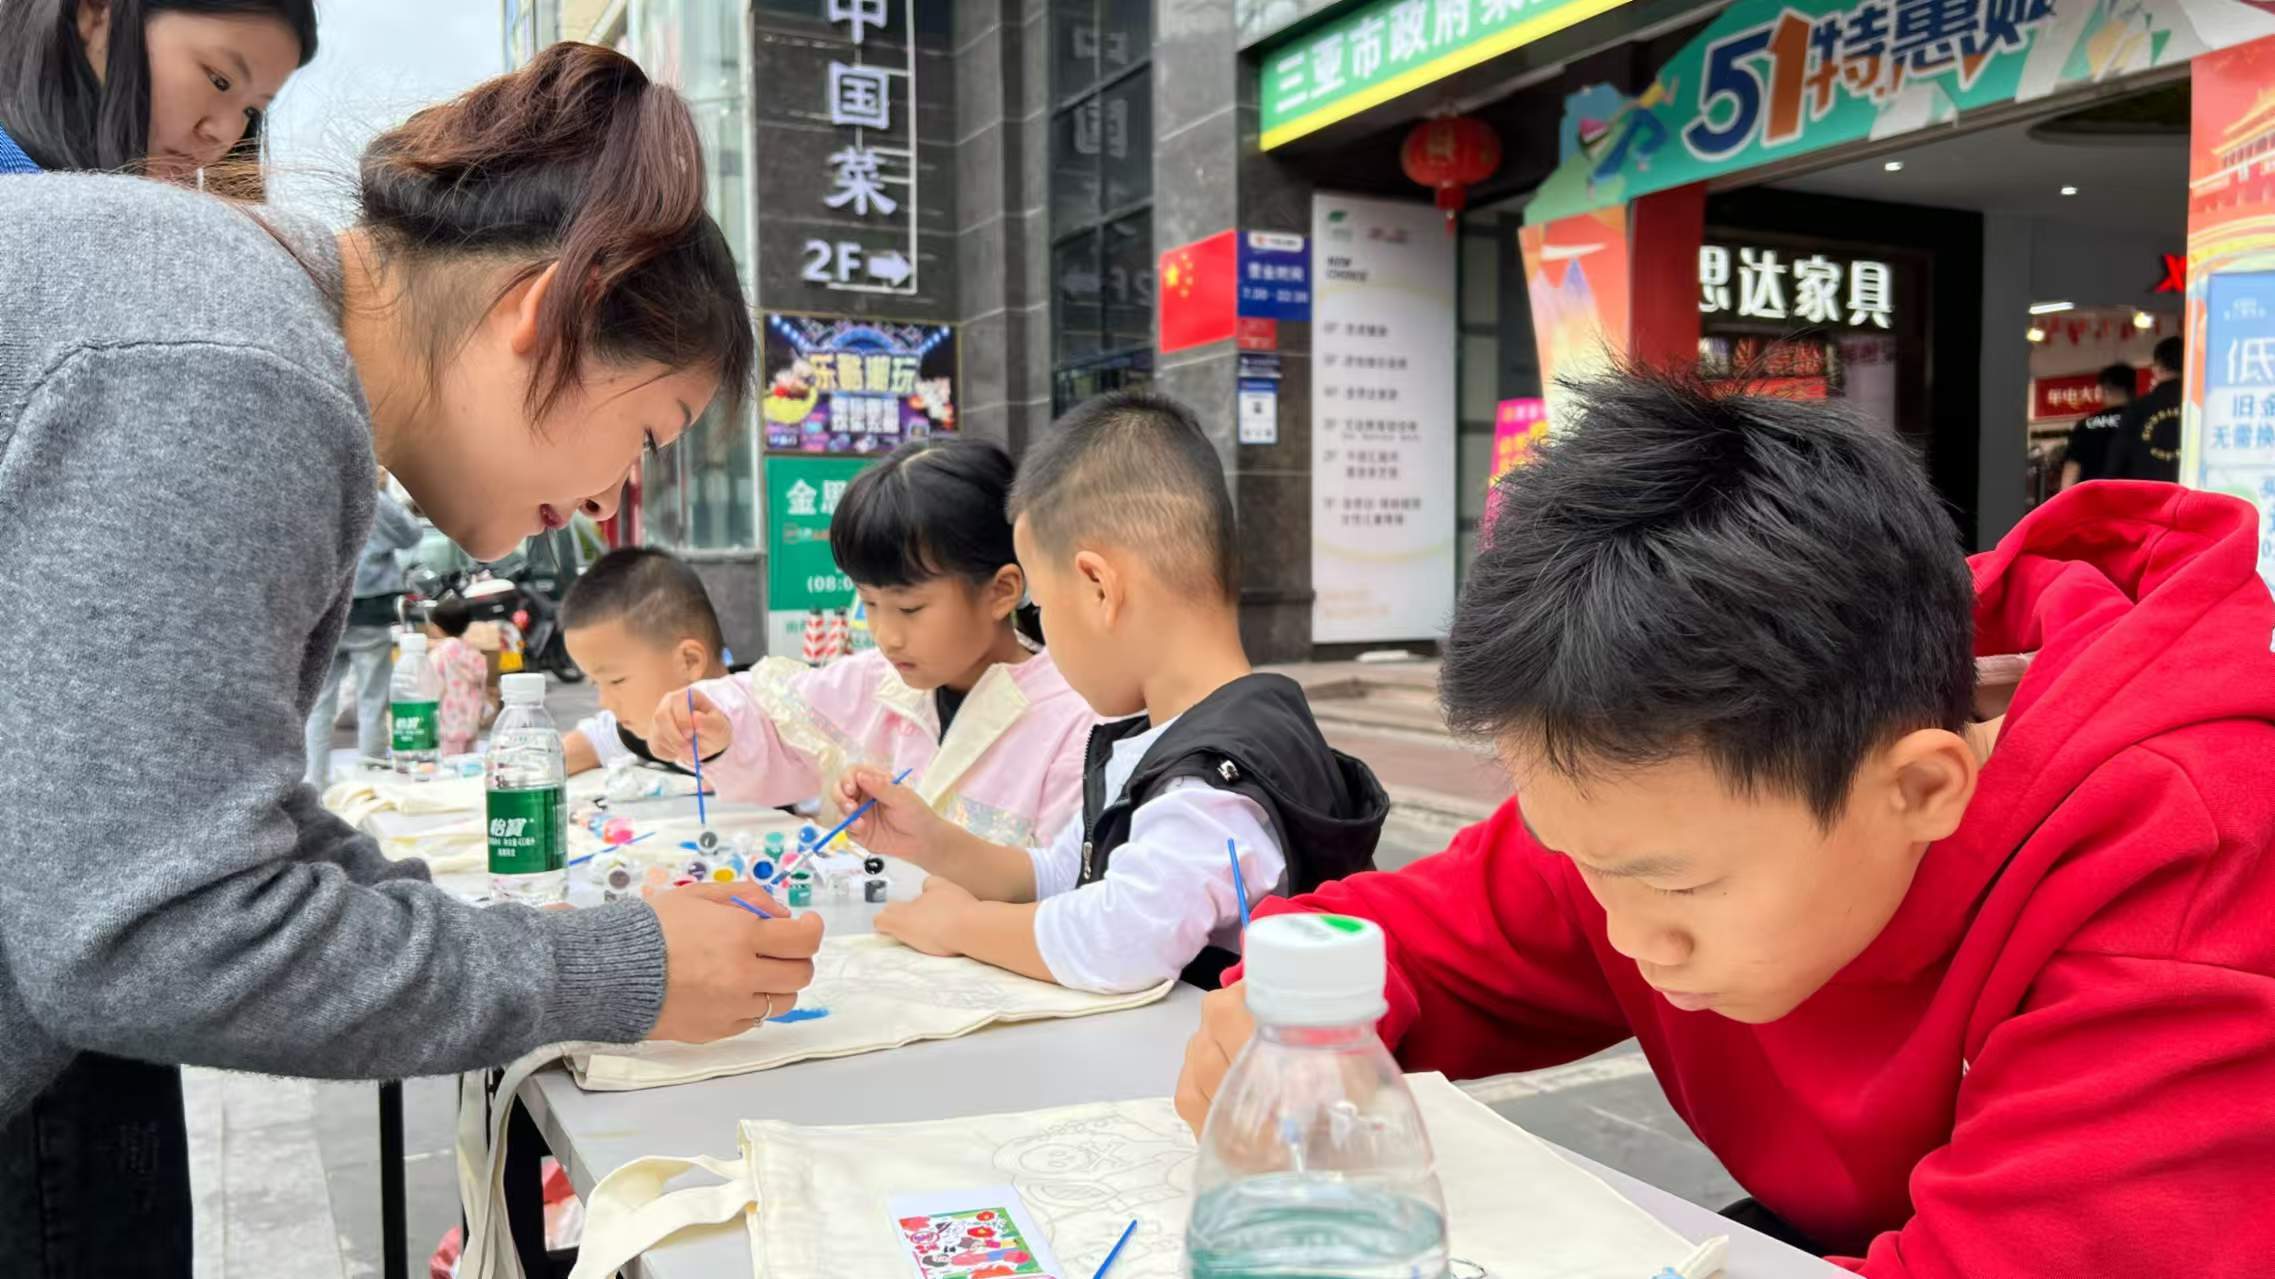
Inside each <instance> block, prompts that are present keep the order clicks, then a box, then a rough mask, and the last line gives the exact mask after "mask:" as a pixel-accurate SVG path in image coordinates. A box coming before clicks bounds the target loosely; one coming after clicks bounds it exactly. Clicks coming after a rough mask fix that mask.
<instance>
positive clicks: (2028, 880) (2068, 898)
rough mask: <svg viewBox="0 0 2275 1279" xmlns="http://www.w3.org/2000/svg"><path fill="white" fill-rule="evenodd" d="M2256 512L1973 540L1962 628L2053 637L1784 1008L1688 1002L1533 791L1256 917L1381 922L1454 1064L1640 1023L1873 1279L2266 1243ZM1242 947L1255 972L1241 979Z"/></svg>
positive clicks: (2263, 647) (2267, 1113) (1548, 1057)
mask: <svg viewBox="0 0 2275 1279" xmlns="http://www.w3.org/2000/svg"><path fill="white" fill-rule="evenodd" d="M2257 549H2258V529H2257V517H2256V513H2255V512H2254V511H2253V510H2252V508H2251V507H2250V506H2248V505H2246V504H2245V503H2243V502H2240V501H2237V500H2234V499H2232V498H2226V497H2219V496H2214V495H2210V494H2205V493H2197V492H2191V491H2188V490H2185V489H2181V488H2177V487H2174V486H2171V485H2164V484H2115V483H2100V484H2088V485H2085V486H2082V487H2080V488H2077V489H2073V490H2070V491H2069V492H2067V493H2064V494H2063V495H2062V496H2060V497H2059V498H2057V499H2055V500H2054V501H2052V502H2050V503H2048V504H2047V505H2045V506H2043V507H2041V508H2039V509H2038V510H2037V511H2036V512H2034V513H2033V514H2032V515H2031V516H2030V517H2029V518H2028V519H2026V520H2024V521H2023V523H2022V524H2021V525H2020V526H2019V527H2017V528H2016V529H2015V530H2014V532H2013V534H2012V535H2010V536H2009V537H2008V538H2007V539H2006V540H2005V541H2004V542H2002V543H2001V544H2000V545H1999V547H1998V549H1997V550H1995V551H1992V552H1990V553H1988V554H1985V555H1981V556H1977V557H1976V558H1975V559H1974V561H1973V569H1974V574H1975V587H1976V595H1977V603H1976V613H1975V623H1976V630H1977V635H1976V651H1977V653H1978V654H1982V655H1992V654H2006V653H2031V652H2035V653H2036V654H2037V657H2036V660H2035V661H2034V662H2033V663H2032V665H2031V667H2030V669H2029V672H2028V674H2027V675H2026V676H2025V677H2024V679H2023V681H2022V684H2021V686H2020V688H2019V689H2018V690H2017V692H2016V695H2015V697H2014V701H2013V704H2012V706H2011V707H2010V708H2009V711H2008V716H2007V720H2006V723H2005V725H2004V727H2003V729H2002V730H2001V733H2000V736H1999V739H1998V743H1997V745H1996V747H1995V749H1994V751H1993V753H1992V756H1991V759H1990V762H1989V763H1988V764H1987V765H1985V766H1984V769H1983V773H1982V780H1981V784H1980V786H1979V788H1978V791H1977V793H1976V796H1975V799H1974V802H1973V804H1972V806H1971V807H1970V808H1969V809H1968V812H1967V816H1966V818H1965V820H1964V822H1963V823H1962V825H1961V826H1960V828H1959V830H1958V831H1957V832H1956V833H1955V834H1953V835H1952V837H1951V838H1949V839H1946V840H1944V841H1942V842H1940V843H1938V844H1935V845H1934V846H1933V847H1931V848H1930V849H1929V850H1928V851H1927V854H1926V857H1925V859H1924V860H1923V861H1922V862H1921V864H1920V868H1919V872H1918V875H1917V876H1916V878H1915V879H1914V881H1913V883H1912V886H1911V889H1910V891H1909V893H1908V894H1907V895H1906V896H1905V898H1904V901H1903V903H1902V905H1901V906H1900V907H1899V908H1898V910H1897V912H1896V914H1895V917H1894V918H1893V919H1892V920H1890V922H1889V924H1888V926H1887V928H1886V929H1885V930H1884V931H1883V932H1882V933H1881V934H1880V936H1879V937H1878V938H1877V939H1875V940H1874V941H1873V942H1872V944H1871V945H1870V946H1868V947H1867V948H1866V949H1865V951H1864V953H1863V954H1861V955H1859V956H1858V957H1857V958H1856V960H1855V961H1854V962H1852V963H1851V964H1849V966H1848V967H1847V968H1845V969H1843V970H1842V971H1841V972H1840V973H1839V974H1838V975H1836V976H1835V977H1834V978H1833V980H1832V981H1831V982H1830V983H1829V984H1828V985H1826V987H1825V988H1824V989H1822V990H1820V991H1818V992H1817V994H1815V995H1814V996H1812V997H1811V998H1810V999H1808V1000H1807V1001H1806V1002H1804V1003H1803V1004H1802V1005H1801V1006H1800V1007H1799V1008H1797V1009H1795V1010H1794V1011H1793V1012H1792V1013H1790V1014H1788V1015H1787V1016H1785V1017H1784V1018H1782V1019H1781V1020H1779V1021H1777V1022H1774V1023H1771V1024H1769V1025H1764V1026H1749V1025H1741V1024H1740V1023H1737V1022H1734V1021H1730V1020H1727V1019H1725V1018H1722V1017H1719V1016H1715V1015H1714V1014H1712V1013H1710V1012H1709V1013H1685V1012H1680V1011H1677V1010H1676V1009H1674V1008H1673V1007H1671V1006H1670V1005H1668V1004H1667V1003H1666V1002H1665V1000H1663V999H1661V998H1660V997H1659V995H1658V994H1657V993H1656V992H1654V991H1653V990H1652V989H1651V988H1650V987H1649V986H1647V985H1645V984H1644V982H1643V979H1642V978H1641V976H1639V975H1638V974H1637V972H1636V968H1635V964H1634V963H1633V961H1631V960H1629V959H1627V958H1625V957H1624V956H1622V955H1620V954H1619V953H1618V952H1617V951H1615V950H1613V949H1612V947H1611V944H1610V942H1609V941H1608V940H1606V938H1605V932H1604V913H1603V911H1602V909H1601V908H1600V907H1598V906H1597V904H1596V902H1595V899H1594V898H1593V897H1591V896H1590V895H1589V892H1588V889H1587V887H1586V885H1585V884H1584V883H1583V882H1582V881H1581V879H1580V876H1579V874H1578V872H1577V871H1575V870H1574V869H1573V866H1572V864H1571V863H1570V862H1569V861H1567V860H1566V859H1564V858H1562V857H1559V856H1556V855H1554V854H1552V853H1549V852H1547V851H1545V850H1544V849H1542V848H1541V847H1540V846H1539V845H1538V844H1536V843H1534V842H1533V841H1532V840H1531V839H1530V838H1529V837H1528V836H1527V835H1526V834H1525V832H1524V828H1523V826H1522V825H1521V824H1520V823H1519V821H1518V818H1517V803H1516V801H1515V800H1513V799H1512V800H1511V801H1509V802H1508V803H1507V804H1504V805H1503V806H1502V808H1501V809H1500V811H1499V812H1497V813H1496V814H1494V816H1493V817H1492V818H1491V819H1489V820H1487V821H1486V822H1484V823H1483V824H1481V825H1478V826H1473V827H1470V828H1469V829H1467V830H1465V831H1463V832H1462V833H1461V834H1460V835H1459V836H1457V837H1456V838H1455V840H1454V843H1453V846H1452V847H1450V848H1448V849H1447V850H1446V851H1444V852H1443V853H1440V854H1437V855H1436V856H1434V857H1431V858H1428V859H1426V860H1424V861H1422V862H1419V863H1416V864H1415V865H1413V866H1410V867H1408V868H1406V869H1405V870H1402V871H1399V872H1396V873H1390V874H1367V875H1361V876H1357V877H1354V878H1352V879H1348V880H1345V881H1343V882H1341V883H1339V884H1332V885H1329V886H1327V887H1326V888H1323V889H1322V890H1320V891H1319V892H1318V893H1315V894H1312V895H1310V896H1307V897H1303V898H1300V899H1298V900H1297V901H1295V902H1292V903H1291V902H1272V903H1268V904H1266V905H1265V906H1262V907H1260V908H1259V911H1258V913H1259V914H1272V913H1278V912H1281V911H1287V910H1314V911H1328V910H1331V911H1337V912H1341V913H1345V914H1351V915H1358V916H1363V917H1366V918H1369V919H1373V920H1376V921H1378V922H1379V923H1381V924H1382V926H1383V928H1384V930H1385V932H1387V933H1388V935H1389V938H1390V959H1391V967H1390V980H1389V989H1388V992H1387V993H1388V997H1389V1004H1390V1012H1389V1015H1388V1016H1387V1017H1386V1018H1385V1019H1384V1021H1383V1023H1382V1030H1383V1034H1384V1037H1385V1039H1386V1040H1387V1042H1389V1044H1390V1045H1391V1047H1392V1048H1393V1050H1394V1051H1395V1052H1396V1053H1397V1054H1398V1057H1399V1060H1400V1061H1401V1062H1402V1063H1404V1064H1405V1065H1406V1067H1407V1068H1409V1069H1413V1070H1438V1071H1443V1072H1445V1073H1446V1074H1448V1075H1451V1076H1454V1077H1456V1078H1472V1077H1477V1076H1482V1075H1490V1074H1496V1073H1499V1072H1503V1071H1512V1070H1530V1069H1536V1068H1539V1067H1543V1066H1550V1065H1555V1064H1557V1063H1560V1062H1564V1061H1569V1060H1571V1059H1573V1058H1575V1057H1578V1056H1581V1055H1583V1054H1585V1053H1588V1052H1592V1051H1595V1050H1597V1049H1600V1048H1603V1047H1606V1046H1608V1045H1610V1044H1613V1043H1616V1042H1618V1041H1620V1040H1622V1039H1625V1038H1627V1037H1628V1036H1630V1035H1633V1036H1634V1037H1635V1038H1636V1039H1638V1040H1640V1041H1641V1043H1642V1047H1643V1051H1644V1053H1645V1054H1646V1056H1648V1057H1649V1059H1650V1062H1651V1067H1652V1069H1653V1070H1654V1071H1655V1072H1656V1073H1657V1075H1658V1077H1659V1081H1660V1083H1661V1084H1662V1085H1663V1086H1664V1087H1665V1089H1666V1093H1667V1097H1668V1100H1669V1101H1671V1102H1672V1103H1673V1104H1674V1108H1675V1109H1676V1110H1677V1111H1678V1112H1680V1113H1681V1115H1682V1116H1683V1118H1684V1120H1685V1121H1687V1122H1688V1123H1689V1124H1690V1127H1691V1130H1692V1131H1693V1132H1695V1133H1697V1134H1698V1136H1699V1138H1700V1140H1702V1141H1704V1142H1705V1143H1706V1145H1707V1146H1708V1148H1710V1149H1711V1150H1713V1151H1714V1153H1715V1154H1716V1155H1717V1156H1719V1157H1720V1158H1721V1160H1722V1162H1723V1164H1724V1165H1725V1166H1727V1167H1728V1168H1729V1170H1730V1173H1731V1175H1732V1176H1734V1177H1735V1178H1736V1179H1737V1180H1738V1182H1739V1184H1741V1185H1743V1186H1745V1187H1746V1189H1747V1191H1748V1192H1749V1193H1751V1194H1752V1195H1754V1196H1755V1197H1756V1198H1757V1199H1759V1200H1760V1201H1761V1202H1762V1203H1763V1204H1764V1205H1765V1206H1766V1207H1768V1208H1770V1209H1771V1210H1772V1211H1774V1212H1776V1213H1778V1214H1779V1215H1781V1216H1783V1217H1784V1218H1785V1219H1786V1220H1788V1221H1790V1222H1791V1223H1792V1224H1793V1225H1794V1226H1795V1227H1797V1228H1798V1229H1800V1230H1802V1231H1803V1232H1805V1233H1806V1234H1808V1235H1809V1236H1810V1237H1812V1238H1814V1239H1816V1240H1818V1241H1820V1242H1821V1243H1822V1244H1824V1245H1825V1246H1827V1247H1829V1248H1832V1249H1834V1250H1836V1251H1838V1252H1841V1253H1847V1254H1853V1255H1852V1256H1849V1257H1845V1258H1836V1260H1839V1261H1841V1262H1842V1264H1844V1265H1847V1266H1849V1267H1851V1268H1853V1269H1856V1270H1860V1271H1862V1272H1863V1273H1865V1274H1867V1275H1873V1276H1877V1277H1879V1279H1898V1276H1907V1277H1909V1276H1918V1277H1921V1279H1998V1277H2001V1276H2009V1275H2014V1276H2043V1275H2052V1274H2062V1273H2091V1274H2095V1275H2111V1276H2151V1275H2155V1276H2164V1275H2172V1276H2181V1275H2186V1276H2190V1277H2191V1279H2201V1277H2203V1276H2213V1275H2242V1274H2247V1273H2248V1274H2251V1275H2261V1274H2265V1273H2267V1267H2268V1266H2269V1265H2270V1264H2275V1212H2270V1211H2269V1210H2268V1207H2267V1205H2268V1203H2269V1202H2270V1201H2271V1200H2275V654H2271V651H2270V650H2271V649H2275V601H2271V600H2270V597H2269V593H2268V588H2267V585H2266V584H2265V583H2264V582H2263V581H2262V580H2261V579H2260V578H2259V577H2258V575H2257V574H2256V572H2255V570H2254V560H2255V553H2256V551H2257ZM1235 975H1237V974H1235Z"/></svg>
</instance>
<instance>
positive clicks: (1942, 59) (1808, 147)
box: [1525, 0, 2275, 222]
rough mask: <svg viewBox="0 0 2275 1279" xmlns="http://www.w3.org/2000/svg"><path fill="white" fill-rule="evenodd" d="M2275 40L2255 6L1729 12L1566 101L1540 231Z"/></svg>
mask: <svg viewBox="0 0 2275 1279" xmlns="http://www.w3.org/2000/svg"><path fill="white" fill-rule="evenodd" d="M2266 35H2275V13H2270V12H2268V11H2267V9H2266V8H2265V7H2263V6H2261V5H2259V4H2256V3H2253V2H2252V0H2127V2H2126V3H2122V4H2114V5H2113V4H2108V3H2105V2H2104V0H1738V3H1736V4H1734V5H1732V6H1731V7H1730V8H1728V9H1726V10H1724V11H1723V13H1722V14H1721V16H1720V17H1717V18H1716V19H1715V20H1714V21H1713V22H1712V23H1711V24H1709V25H1708V26H1707V28H1706V29H1705V30H1704V31H1702V32H1700V33H1699V35H1698V36H1697V38H1695V39H1694V40H1692V41H1691V42H1690V43H1689V44H1687V45H1685V46H1684V47H1683V48H1682V50H1681V51H1680V52H1678V53H1677V54H1676V55H1675V56H1674V57H1673V58H1671V59H1670V60H1669V61H1668V62H1667V64H1666V65H1665V66H1664V67H1662V68H1660V70H1659V73H1658V75H1657V76H1656V77H1654V78H1653V81H1652V83H1651V84H1650V86H1649V87H1648V88H1646V89H1645V90H1644V91H1643V92H1642V93H1641V94H1640V95H1638V96H1636V97H1634V98H1624V97H1622V96H1621V95H1620V94H1618V93H1616V92H1613V91H1611V90H1610V89H1608V88H1606V87H1604V86H1600V85H1599V86H1595V87H1593V88H1590V89H1587V90H1583V91H1582V92H1580V93H1578V94H1575V95H1573V96H1572V97H1571V98H1570V99H1568V100H1567V102H1566V110H1565V118H1564V122H1563V126H1562V152H1563V163H1562V164H1560V165H1559V166H1558V167H1557V169H1556V171H1555V173H1553V174H1552V175H1550V177H1549V178H1548V180H1547V181H1545V182H1543V183H1542V184H1541V186H1540V190H1539V192H1538V193H1537V194H1536V195H1535V196H1534V197H1533V200H1532V202H1531V203H1530V204H1528V205H1526V206H1525V219H1526V221H1528V222H1550V221H1554V220H1556V219H1558V218H1564V217H1570V216H1572V215H1573V214H1576V213H1580V212H1584V211H1586V210H1589V209H1597V208H1602V207H1605V206H1607V205H1612V204H1617V203H1619V202H1621V201H1625V200H1632V199H1634V198H1635V197H1637V196H1639V195H1643V194H1646V193H1649V192H1653V191H1664V190H1667V189H1669V188H1672V187H1677V186H1682V185H1684V184H1686V183H1691V182H1698V181H1701V180H1703V179H1707V178H1712V177H1716V176H1718V175H1721V174H1725V173H1732V172H1736V171H1738V170H1742V169H1748V168H1752V167H1754V166H1756V165H1760V164H1766V163H1769V162H1770V161H1773V160H1784V159H1789V158H1791V157H1793V156H1797V155H1804V154H1807V153H1808V152H1811V151H1815V150H1819V149H1821V148H1824V147H1829V146H1834V145H1836V144H1839V143H1843V142H1856V141H1863V140H1866V139H1877V138H1889V137H1896V136H1899V135H1902V134H1905V133H1909V132H1912V131H1914V130H1917V129H1924V128H1927V127H1928V126H1931V125H1936V124H1944V123H1948V122H1950V121H1951V120H1953V119H1954V118H1956V117H1957V116H1958V115H1959V114H1960V113H1961V112H1963V111H1967V110H1970V109H1972V108H1975V107H1982V106H1989V105H1992V104H1995V103H2004V102H2028V101H2032V100H2034V99H2038V98H2043V97H2045V96H2047V95H2049V94H2052V93H2056V92H2059V91H2061V90H2064V89H2070V88H2075V87H2077V86H2080V85H2086V84H2097V83H2101V82H2103V81H2107V80H2111V79H2115V78H2118V77H2122V76H2126V75H2131V74H2134V73H2136V72H2141V71H2148V70H2151V69H2153V68H2156V67H2167V66H2176V65H2179V64H2181V63H2184V62H2187V61H2188V60H2189V59H2191V58H2194V57H2196V56H2198V55H2200V54H2203V53H2206V52H2208V51H2211V50H2214V49H2222V48H2227V47H2229V46H2231V45H2236V44H2241V43H2244V42H2246V41H2249V40H2253V39H2257V38H2259V37H2261V36H2266Z"/></svg>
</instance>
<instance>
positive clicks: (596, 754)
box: [561, 546, 728, 782]
mask: <svg viewBox="0 0 2275 1279" xmlns="http://www.w3.org/2000/svg"><path fill="white" fill-rule="evenodd" d="M561 642H562V643H564V644H566V645H568V648H569V656H570V657H572V658H575V659H576V663H577V666H578V667H579V668H580V669H582V670H583V671H584V673H585V675H586V676H587V677H588V678H589V679H591V680H592V686H593V691H594V692H596V693H598V694H599V695H600V709H599V710H598V711H596V712H594V713H593V714H591V715H587V716H586V717H585V718H584V719H582V720H580V721H578V723H577V726H576V727H575V728H572V729H570V730H569V731H568V732H566V733H564V734H562V735H561V745H562V748H563V749H564V750H566V751H567V752H568V757H569V760H568V762H569V772H570V773H571V774H576V773H583V772H588V771H590V770H592V769H595V768H613V767H615V766H616V765H618V764H621V763H624V762H625V761H628V760H639V761H641V762H643V763H662V762H666V760H664V759H661V758H659V757H658V756H656V755H655V754H653V753H651V752H650V751H649V749H648V741H647V739H648V732H649V725H648V721H649V717H650V716H651V715H652V714H653V713H654V712H655V709H656V702H657V700H658V699H660V698H661V697H663V695H664V694H665V693H666V692H667V691H670V690H673V689H682V688H686V687H687V686H688V685H690V684H692V683H694V682H696V681H697V680H706V679H724V678H725V677H726V676H727V674H728V670H727V660H726V638H725V636H724V635H723V634H722V633H721V631H720V629H719V615H718V614H717V613H716V612H714V611H713V610H712V608H711V596H710V594H709V593H708V592H706V591H705V590H704V589H703V579H702V578H700V577H697V576H696V575H695V570H694V568H692V567H691V566H689V565H688V563H687V562H686V561H685V560H682V559H680V558H679V557H678V556H676V555H673V554H672V553H671V552H669V551H660V550H657V549H656V548H654V547H652V546H626V547H620V548H618V549H617V550H613V551H610V552H609V553H608V554H606V555H603V556H601V557H600V558H599V559H597V560H594V561H593V563H592V567H591V568H588V569H586V570H585V571H584V573H583V574H582V575H581V576H579V577H578V578H577V583H576V585H574V586H572V587H570V588H569V594H568V598H566V599H564V600H562V601H561ZM725 745H726V743H725V742H724V741H723V740H722V741H721V742H720V743H719V746H718V747H716V748H714V747H713V746H712V745H711V744H710V743H709V742H706V743H704V751H705V757H706V762H708V758H709V756H710V755H711V754H715V753H716V752H717V750H719V749H724V748H725ZM704 780H705V781H706V782H708V781H709V780H710V779H709V778H708V777H706V778H705V779H704Z"/></svg>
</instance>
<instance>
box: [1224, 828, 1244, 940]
mask: <svg viewBox="0 0 2275 1279" xmlns="http://www.w3.org/2000/svg"><path fill="white" fill-rule="evenodd" d="M1224 851H1225V852H1226V853H1228V854H1230V855H1231V857H1232V895H1233V896H1235V897H1237V898H1239V899H1240V931H1241V932H1242V933H1243V934H1245V933H1247V931H1248V884H1247V881H1245V880H1243V879H1242V878H1241V877H1240V846H1239V845H1238V844H1235V843H1233V842H1232V841H1231V840H1229V839H1228V840H1226V841H1224Z"/></svg>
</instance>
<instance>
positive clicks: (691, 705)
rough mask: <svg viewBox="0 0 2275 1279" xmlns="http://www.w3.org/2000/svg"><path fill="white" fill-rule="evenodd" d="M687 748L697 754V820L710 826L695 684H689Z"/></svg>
mask: <svg viewBox="0 0 2275 1279" xmlns="http://www.w3.org/2000/svg"><path fill="white" fill-rule="evenodd" d="M687 749H688V752H689V753H690V754H692V755H694V756H695V820H696V822H697V823H698V824H699V825H702V826H704V827H709V826H710V825H711V815H710V814H709V813H708V812H706V811H704V808H703V735H702V734H700V733H698V732H696V731H695V686H694V685H693V684H690V685H688V686H687Z"/></svg>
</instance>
